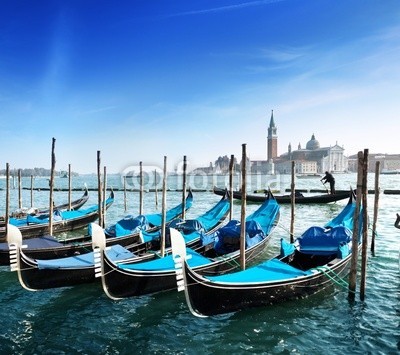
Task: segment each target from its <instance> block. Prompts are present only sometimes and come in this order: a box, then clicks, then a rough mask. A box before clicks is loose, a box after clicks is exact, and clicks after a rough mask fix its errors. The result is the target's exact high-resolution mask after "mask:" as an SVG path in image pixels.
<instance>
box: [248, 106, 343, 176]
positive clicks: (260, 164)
mask: <svg viewBox="0 0 400 355" xmlns="http://www.w3.org/2000/svg"><path fill="white" fill-rule="evenodd" d="M277 147H278V135H277V127H276V124H275V120H274V112H273V111H272V113H271V118H270V122H269V127H268V135H267V160H257V161H252V162H251V171H252V172H253V173H262V174H276V173H280V174H289V173H290V172H291V162H292V161H295V170H296V173H297V174H317V173H324V172H325V171H331V172H333V173H343V172H346V171H348V161H347V158H346V157H345V156H344V148H343V147H340V146H339V145H338V144H337V143H336V144H335V145H334V146H329V147H320V143H319V142H318V140H316V138H315V135H314V134H313V135H312V136H311V139H310V140H309V141H308V142H307V144H306V148H305V149H302V148H301V145H300V143H299V145H298V148H297V150H292V146H291V144H290V143H289V146H288V151H287V152H286V153H284V154H282V155H280V156H278V148H277Z"/></svg>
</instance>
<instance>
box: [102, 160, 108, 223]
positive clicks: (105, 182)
mask: <svg viewBox="0 0 400 355" xmlns="http://www.w3.org/2000/svg"><path fill="white" fill-rule="evenodd" d="M103 169H104V180H103V201H102V205H103V207H102V209H101V213H102V218H101V221H102V224H101V227H103V228H105V226H106V199H107V197H106V194H107V168H106V167H105V166H104V168H103Z"/></svg>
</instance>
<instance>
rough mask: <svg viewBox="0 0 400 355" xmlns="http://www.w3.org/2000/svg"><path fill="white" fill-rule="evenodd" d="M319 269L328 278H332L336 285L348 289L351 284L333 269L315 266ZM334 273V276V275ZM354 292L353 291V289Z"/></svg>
mask: <svg viewBox="0 0 400 355" xmlns="http://www.w3.org/2000/svg"><path fill="white" fill-rule="evenodd" d="M314 269H315V270H317V271H320V272H322V273H323V274H324V275H325V276H326V277H327V278H328V279H330V280H331V281H332V282H333V283H335V284H336V285H338V286H340V287H343V288H345V289H348V287H349V284H348V282H347V281H345V280H344V279H343V278H341V277H340V276H339V275H338V274H337V273H335V272H334V271H333V270H332V269H330V268H328V267H326V266H318V267H316V268H314ZM332 275H333V276H332ZM351 292H353V291H351Z"/></svg>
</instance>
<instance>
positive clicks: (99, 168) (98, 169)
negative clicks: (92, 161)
mask: <svg viewBox="0 0 400 355" xmlns="http://www.w3.org/2000/svg"><path fill="white" fill-rule="evenodd" d="M100 161H101V160H100V150H98V151H97V201H98V208H99V226H102V225H103V216H102V213H101V210H102V205H101V201H102V196H101V195H102V193H101V192H102V187H101V165H100Z"/></svg>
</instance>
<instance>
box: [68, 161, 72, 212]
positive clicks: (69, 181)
mask: <svg viewBox="0 0 400 355" xmlns="http://www.w3.org/2000/svg"><path fill="white" fill-rule="evenodd" d="M71 194H72V176H71V164H68V210H71V203H72V198H71Z"/></svg>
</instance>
